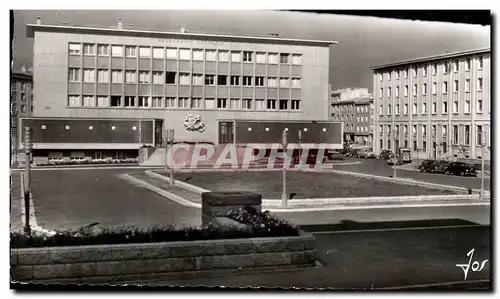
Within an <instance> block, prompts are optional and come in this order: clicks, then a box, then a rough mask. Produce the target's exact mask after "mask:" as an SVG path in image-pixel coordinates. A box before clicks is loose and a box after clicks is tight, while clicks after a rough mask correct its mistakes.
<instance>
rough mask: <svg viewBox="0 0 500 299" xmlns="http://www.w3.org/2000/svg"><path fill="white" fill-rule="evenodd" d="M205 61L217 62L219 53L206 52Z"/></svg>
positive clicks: (213, 51)
mask: <svg viewBox="0 0 500 299" xmlns="http://www.w3.org/2000/svg"><path fill="white" fill-rule="evenodd" d="M200 51H201V50H200ZM205 60H206V61H216V60H217V52H216V51H215V50H205Z"/></svg>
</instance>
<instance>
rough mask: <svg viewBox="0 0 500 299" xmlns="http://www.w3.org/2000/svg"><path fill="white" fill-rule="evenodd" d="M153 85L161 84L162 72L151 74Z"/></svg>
mask: <svg viewBox="0 0 500 299" xmlns="http://www.w3.org/2000/svg"><path fill="white" fill-rule="evenodd" d="M153 84H163V72H153Z"/></svg>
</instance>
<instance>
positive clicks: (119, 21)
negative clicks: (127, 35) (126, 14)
mask: <svg viewBox="0 0 500 299" xmlns="http://www.w3.org/2000/svg"><path fill="white" fill-rule="evenodd" d="M116 21H117V22H118V26H117V27H118V29H123V19H122V18H118V19H116Z"/></svg>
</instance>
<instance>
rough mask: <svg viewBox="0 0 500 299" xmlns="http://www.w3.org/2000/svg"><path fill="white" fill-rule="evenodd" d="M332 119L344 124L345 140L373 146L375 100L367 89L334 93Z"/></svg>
mask: <svg viewBox="0 0 500 299" xmlns="http://www.w3.org/2000/svg"><path fill="white" fill-rule="evenodd" d="M331 95H332V104H331V117H332V118H331V119H332V121H340V122H342V123H343V124H344V140H345V141H346V142H349V143H356V144H362V145H366V144H370V145H371V144H372V137H373V135H372V126H373V121H372V114H373V98H372V97H371V95H370V93H369V92H368V89H367V88H347V89H341V90H336V91H332V93H331Z"/></svg>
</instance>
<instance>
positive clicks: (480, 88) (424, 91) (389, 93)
mask: <svg viewBox="0 0 500 299" xmlns="http://www.w3.org/2000/svg"><path fill="white" fill-rule="evenodd" d="M470 84H471V83H470V79H465V92H470V91H471V85H470ZM437 87H438V86H437V82H433V83H432V94H437V92H438V88H437ZM476 88H477V91H483V78H477V85H476ZM412 91H413V96H417V95H418V84H414V85H413V90H412ZM442 91H443V94H446V93H448V82H447V81H445V82H443V84H442ZM453 92H454V93H457V92H459V82H458V80H454V81H453ZM395 95H396V97H399V86H396V94H395ZM422 95H427V83H424V84H422ZM403 96H405V97H407V96H408V85H405V86H404V89H403ZM379 97H380V98H383V97H384V88H383V87H381V88H380V89H379ZM387 97H388V98H390V97H392V87H387Z"/></svg>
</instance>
